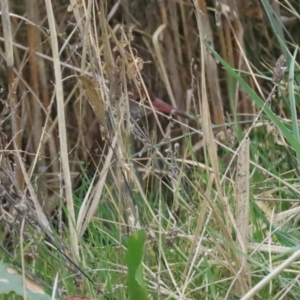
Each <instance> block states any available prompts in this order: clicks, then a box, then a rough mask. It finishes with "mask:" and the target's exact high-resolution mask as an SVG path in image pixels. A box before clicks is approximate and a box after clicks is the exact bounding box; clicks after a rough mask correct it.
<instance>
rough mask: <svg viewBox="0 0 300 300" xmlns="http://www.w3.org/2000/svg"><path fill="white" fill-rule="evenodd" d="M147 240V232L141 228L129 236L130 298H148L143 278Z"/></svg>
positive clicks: (127, 261)
mask: <svg viewBox="0 0 300 300" xmlns="http://www.w3.org/2000/svg"><path fill="white" fill-rule="evenodd" d="M145 242H146V232H145V231H144V230H139V231H137V232H135V233H134V234H133V235H131V236H130V237H129V238H128V247H127V253H126V264H127V268H128V272H127V289H128V294H129V299H131V300H147V299H148V296H147V294H148V293H147V289H146V284H145V281H144V278H143V265H142V263H143V259H144V247H145Z"/></svg>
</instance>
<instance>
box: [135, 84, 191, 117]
mask: <svg viewBox="0 0 300 300" xmlns="http://www.w3.org/2000/svg"><path fill="white" fill-rule="evenodd" d="M148 98H149V99H150V101H151V103H152V106H153V108H154V109H155V110H156V111H157V112H160V113H164V114H172V115H175V116H179V117H182V118H185V119H189V120H196V117H195V116H192V115H190V114H188V113H187V112H185V111H183V110H181V109H179V108H176V107H173V106H172V105H170V104H168V103H166V102H165V101H163V100H161V99H159V98H157V97H156V96H154V94H153V93H152V92H151V90H149V89H147V90H146V89H145V88H141V89H133V91H132V99H130V100H129V109H130V115H131V117H132V118H134V119H137V118H144V117H147V116H149V115H151V114H152V113H153V110H152V108H151V105H150V104H149V103H148V101H147V99H148ZM142 99H143V100H146V101H143V103H144V105H141V103H140V102H141V101H142Z"/></svg>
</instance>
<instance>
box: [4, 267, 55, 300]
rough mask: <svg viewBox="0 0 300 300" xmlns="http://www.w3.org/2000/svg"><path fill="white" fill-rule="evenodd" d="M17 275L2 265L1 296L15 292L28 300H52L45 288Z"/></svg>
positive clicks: (14, 271)
mask: <svg viewBox="0 0 300 300" xmlns="http://www.w3.org/2000/svg"><path fill="white" fill-rule="evenodd" d="M23 279H24V278H23V276H22V275H20V274H19V273H17V271H16V270H14V269H13V268H11V267H9V266H7V265H5V264H3V263H0V295H1V294H8V293H10V292H15V293H16V294H17V295H20V296H22V297H25V295H24V294H25V293H26V299H28V300H51V297H50V296H49V295H47V294H46V293H45V291H44V290H43V288H42V287H41V286H40V285H39V284H38V283H36V282H34V281H33V280H31V279H29V278H27V277H25V281H24V280H23Z"/></svg>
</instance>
